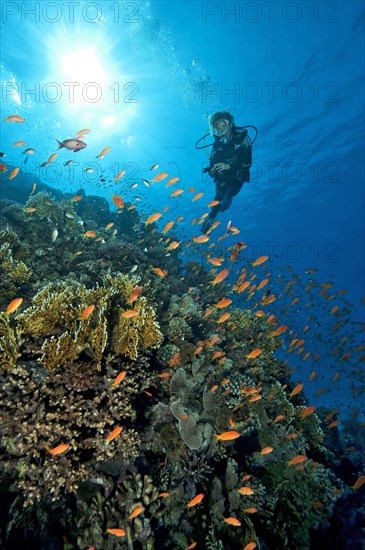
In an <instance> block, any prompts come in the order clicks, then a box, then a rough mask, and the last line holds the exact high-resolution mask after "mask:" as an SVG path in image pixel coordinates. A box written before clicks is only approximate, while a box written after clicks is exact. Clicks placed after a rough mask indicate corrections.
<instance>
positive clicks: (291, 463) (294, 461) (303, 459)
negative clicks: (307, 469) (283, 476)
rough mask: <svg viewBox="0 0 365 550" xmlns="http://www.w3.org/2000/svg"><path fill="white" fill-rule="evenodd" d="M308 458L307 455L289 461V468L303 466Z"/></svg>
mask: <svg viewBox="0 0 365 550" xmlns="http://www.w3.org/2000/svg"><path fill="white" fill-rule="evenodd" d="M307 458H308V457H307V456H306V455H297V456H295V457H294V458H292V459H291V460H289V462H288V464H289V466H294V465H295V464H301V463H302V462H305V461H306V460H307Z"/></svg>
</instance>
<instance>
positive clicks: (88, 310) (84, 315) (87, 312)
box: [80, 304, 95, 321]
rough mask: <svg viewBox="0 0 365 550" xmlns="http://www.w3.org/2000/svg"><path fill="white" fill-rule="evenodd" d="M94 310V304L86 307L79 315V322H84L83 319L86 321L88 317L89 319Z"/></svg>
mask: <svg viewBox="0 0 365 550" xmlns="http://www.w3.org/2000/svg"><path fill="white" fill-rule="evenodd" d="M94 309H95V305H94V304H90V305H89V306H87V307H86V308H85V309H84V311H83V312H82V313H81V315H80V320H82V321H84V320H85V319H87V318H88V317H90V315H91V314H92V312H93V311H94Z"/></svg>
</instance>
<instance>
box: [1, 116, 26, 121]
mask: <svg viewBox="0 0 365 550" xmlns="http://www.w3.org/2000/svg"><path fill="white" fill-rule="evenodd" d="M4 122H25V118H23V117H22V116H19V115H11V116H8V117H7V118H5V119H4Z"/></svg>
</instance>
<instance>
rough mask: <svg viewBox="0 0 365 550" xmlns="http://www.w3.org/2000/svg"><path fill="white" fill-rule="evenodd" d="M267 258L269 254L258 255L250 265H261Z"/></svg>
mask: <svg viewBox="0 0 365 550" xmlns="http://www.w3.org/2000/svg"><path fill="white" fill-rule="evenodd" d="M268 259H269V256H260V257H259V258H257V260H255V261H254V262H253V263H252V265H253V266H256V265H261V264H263V263H264V262H266V260H268Z"/></svg>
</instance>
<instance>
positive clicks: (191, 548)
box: [185, 541, 198, 550]
mask: <svg viewBox="0 0 365 550" xmlns="http://www.w3.org/2000/svg"><path fill="white" fill-rule="evenodd" d="M197 544H198V543H197V542H195V541H194V542H192V543H191V544H189V546H188V547H187V548H185V550H193V549H194V548H195V547H196V546H197Z"/></svg>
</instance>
